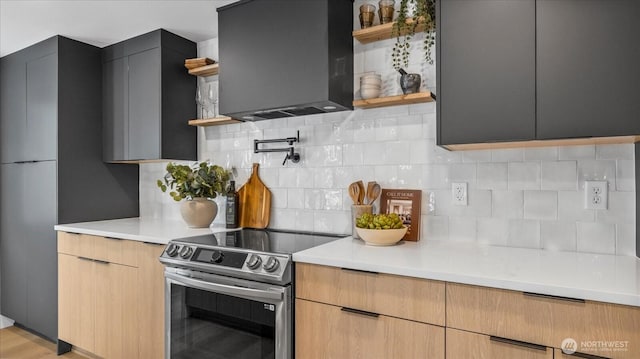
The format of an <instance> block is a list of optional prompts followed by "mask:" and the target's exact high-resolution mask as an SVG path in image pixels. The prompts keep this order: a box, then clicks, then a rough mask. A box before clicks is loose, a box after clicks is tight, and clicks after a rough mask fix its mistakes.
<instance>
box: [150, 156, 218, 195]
mask: <svg viewBox="0 0 640 359" xmlns="http://www.w3.org/2000/svg"><path fill="white" fill-rule="evenodd" d="M229 178H230V172H229V171H227V170H225V169H224V168H222V167H220V166H217V165H212V164H209V163H208V162H200V163H196V164H194V165H193V166H187V165H179V164H176V163H173V162H169V164H167V173H166V174H165V175H164V177H163V178H162V179H159V180H158V182H157V184H158V187H160V190H162V192H166V191H167V189H170V190H171V191H170V192H169V195H170V196H171V198H173V199H174V200H175V201H181V200H183V199H193V198H198V197H204V198H216V197H217V196H218V195H225V194H226V193H227V191H228V182H229Z"/></svg>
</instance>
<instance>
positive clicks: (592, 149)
mask: <svg viewBox="0 0 640 359" xmlns="http://www.w3.org/2000/svg"><path fill="white" fill-rule="evenodd" d="M595 158H596V146H595V145H586V146H563V147H558V159H560V160H590V159H595Z"/></svg>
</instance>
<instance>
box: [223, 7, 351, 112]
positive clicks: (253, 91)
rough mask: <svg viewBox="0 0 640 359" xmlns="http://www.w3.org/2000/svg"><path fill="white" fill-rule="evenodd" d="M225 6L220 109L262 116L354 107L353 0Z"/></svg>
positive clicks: (342, 109) (333, 110)
mask: <svg viewBox="0 0 640 359" xmlns="http://www.w3.org/2000/svg"><path fill="white" fill-rule="evenodd" d="M217 10H218V26H219V29H218V33H219V38H218V41H219V52H220V55H219V57H220V74H219V86H220V91H219V94H220V113H222V114H224V115H227V116H230V117H233V118H236V119H239V120H244V121H257V120H265V119H273V118H281V117H292V116H303V115H312V114H317V113H325V112H335V111H344V110H351V109H353V107H352V101H353V37H352V36H351V32H352V30H353V24H352V23H353V1H352V0H304V1H300V0H243V1H239V2H236V3H233V4H230V5H227V6H223V7H220V8H218V9H217Z"/></svg>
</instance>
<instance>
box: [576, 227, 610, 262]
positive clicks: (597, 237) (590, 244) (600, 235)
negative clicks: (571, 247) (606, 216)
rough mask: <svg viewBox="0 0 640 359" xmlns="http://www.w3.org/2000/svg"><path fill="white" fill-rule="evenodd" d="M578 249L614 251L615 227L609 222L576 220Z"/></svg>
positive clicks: (604, 252)
mask: <svg viewBox="0 0 640 359" xmlns="http://www.w3.org/2000/svg"><path fill="white" fill-rule="evenodd" d="M577 225H578V247H577V248H578V251H579V252H589V253H601V254H615V253H616V228H615V225H613V224H609V223H593V222H578V223H577Z"/></svg>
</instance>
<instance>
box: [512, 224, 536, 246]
mask: <svg viewBox="0 0 640 359" xmlns="http://www.w3.org/2000/svg"><path fill="white" fill-rule="evenodd" d="M508 245H509V246H511V247H522V248H541V245H540V222H539V221H535V220H530V219H510V220H509V239H508Z"/></svg>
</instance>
